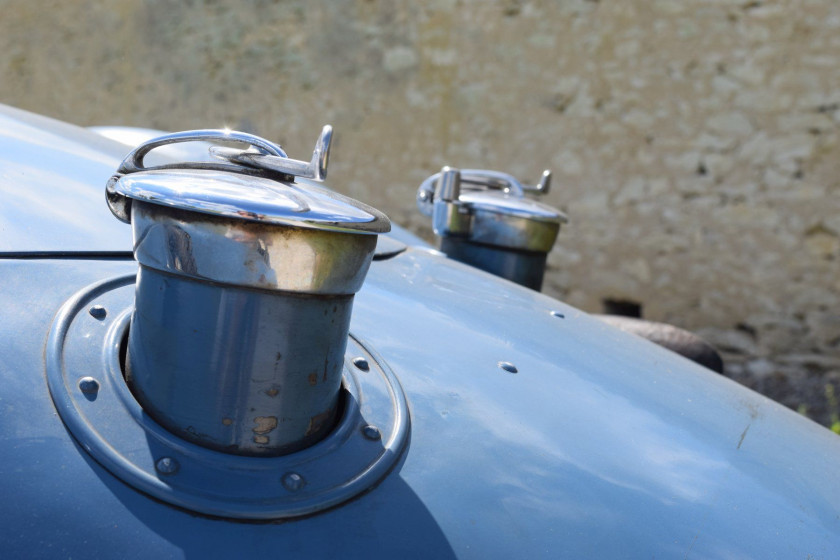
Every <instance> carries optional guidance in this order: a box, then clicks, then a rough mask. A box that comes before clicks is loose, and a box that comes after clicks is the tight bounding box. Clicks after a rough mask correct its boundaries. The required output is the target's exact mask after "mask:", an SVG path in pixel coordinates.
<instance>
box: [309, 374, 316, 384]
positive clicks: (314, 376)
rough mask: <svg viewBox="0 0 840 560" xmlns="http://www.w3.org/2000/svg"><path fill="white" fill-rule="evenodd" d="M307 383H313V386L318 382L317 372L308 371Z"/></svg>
mask: <svg viewBox="0 0 840 560" xmlns="http://www.w3.org/2000/svg"><path fill="white" fill-rule="evenodd" d="M309 384H310V385H313V386H314V385H317V384H318V374H317V373H310V374H309Z"/></svg>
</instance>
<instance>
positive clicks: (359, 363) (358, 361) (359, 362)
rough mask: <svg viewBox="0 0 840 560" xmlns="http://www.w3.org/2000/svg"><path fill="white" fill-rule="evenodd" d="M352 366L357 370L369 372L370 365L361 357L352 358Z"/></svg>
mask: <svg viewBox="0 0 840 560" xmlns="http://www.w3.org/2000/svg"><path fill="white" fill-rule="evenodd" d="M353 365H354V366H356V367H357V368H359V369H360V370H362V371H370V364H369V363H368V361H367V360H366V359H364V358H362V357H361V356H359V357H358V358H353Z"/></svg>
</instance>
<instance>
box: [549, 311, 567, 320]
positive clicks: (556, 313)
mask: <svg viewBox="0 0 840 560" xmlns="http://www.w3.org/2000/svg"><path fill="white" fill-rule="evenodd" d="M551 316H552V317H557V318H558V319H565V318H566V316H565V315H563V314H562V313H560V312H559V311H552V312H551Z"/></svg>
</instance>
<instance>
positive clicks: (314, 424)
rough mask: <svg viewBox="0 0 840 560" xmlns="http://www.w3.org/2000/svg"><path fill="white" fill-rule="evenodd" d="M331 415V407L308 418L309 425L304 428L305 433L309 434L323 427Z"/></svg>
mask: <svg viewBox="0 0 840 560" xmlns="http://www.w3.org/2000/svg"><path fill="white" fill-rule="evenodd" d="M331 417H332V409H331V408H330V409H328V410H325V411H324V412H322V413H320V414H316V415H315V416H313V417H312V418H310V419H309V426H308V427H307V428H306V434H305V435H307V436H308V435H311V434H314V433H316V432H318V431H319V430H320V429H321V427H323V425H324V422H327V421H328V420H329V419H330V418H331Z"/></svg>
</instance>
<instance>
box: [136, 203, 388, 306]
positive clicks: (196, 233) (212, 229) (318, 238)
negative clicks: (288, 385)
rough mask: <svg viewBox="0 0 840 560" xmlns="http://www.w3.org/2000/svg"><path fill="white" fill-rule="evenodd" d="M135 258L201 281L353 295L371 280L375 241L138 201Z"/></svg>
mask: <svg viewBox="0 0 840 560" xmlns="http://www.w3.org/2000/svg"><path fill="white" fill-rule="evenodd" d="M132 226H133V227H134V231H135V234H134V235H135V246H134V255H135V258H136V259H137V261H138V262H140V263H141V264H143V265H145V266H147V267H149V268H154V269H156V270H160V271H161V272H167V273H171V274H177V275H179V276H185V277H189V278H193V279H196V280H205V281H213V282H222V283H225V284H233V285H237V286H247V287H251V288H258V289H265V290H282V291H286V292H296V293H309V294H352V293H355V292H356V291H358V290H359V288H360V287H361V285H362V282H364V279H365V274H366V273H367V270H368V267H369V266H370V261H371V258H372V255H373V251H374V248H375V247H376V237H375V236H372V235H353V234H346V233H343V232H340V231H335V230H317V229H310V228H299V227H286V226H278V225H274V224H262V223H259V222H253V221H249V220H236V219H229V218H218V217H215V216H211V215H207V214H199V213H190V214H187V213H186V212H185V211H183V210H178V209H172V208H168V207H163V206H158V205H155V204H147V203H143V202H139V201H137V202H135V203H134V204H133V205H132Z"/></svg>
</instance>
